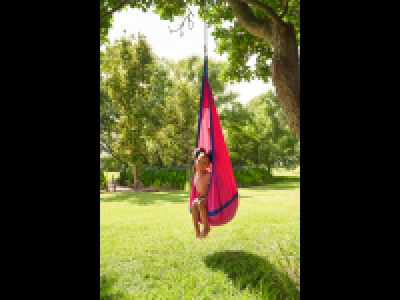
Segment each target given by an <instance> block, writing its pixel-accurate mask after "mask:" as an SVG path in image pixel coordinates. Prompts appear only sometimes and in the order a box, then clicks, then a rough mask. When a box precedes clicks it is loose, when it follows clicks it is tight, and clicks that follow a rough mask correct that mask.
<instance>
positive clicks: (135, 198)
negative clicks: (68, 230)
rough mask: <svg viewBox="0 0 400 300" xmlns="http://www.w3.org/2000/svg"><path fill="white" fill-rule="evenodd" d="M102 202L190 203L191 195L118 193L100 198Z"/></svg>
mask: <svg viewBox="0 0 400 300" xmlns="http://www.w3.org/2000/svg"><path fill="white" fill-rule="evenodd" d="M100 201H102V202H115V201H121V202H123V201H127V202H129V203H132V204H138V205H152V204H156V201H162V202H172V203H184V202H188V201H189V193H185V192H184V191H178V192H140V193H139V192H118V193H110V194H105V195H104V196H103V197H100Z"/></svg>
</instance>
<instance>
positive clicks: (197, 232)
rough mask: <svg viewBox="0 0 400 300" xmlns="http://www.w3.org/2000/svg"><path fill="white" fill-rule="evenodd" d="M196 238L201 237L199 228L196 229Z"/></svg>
mask: <svg viewBox="0 0 400 300" xmlns="http://www.w3.org/2000/svg"><path fill="white" fill-rule="evenodd" d="M196 238H198V239H201V233H200V230H199V231H196Z"/></svg>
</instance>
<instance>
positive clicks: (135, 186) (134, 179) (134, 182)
mask: <svg viewBox="0 0 400 300" xmlns="http://www.w3.org/2000/svg"><path fill="white" fill-rule="evenodd" d="M133 187H134V188H135V189H137V188H138V179H137V173H136V165H133Z"/></svg>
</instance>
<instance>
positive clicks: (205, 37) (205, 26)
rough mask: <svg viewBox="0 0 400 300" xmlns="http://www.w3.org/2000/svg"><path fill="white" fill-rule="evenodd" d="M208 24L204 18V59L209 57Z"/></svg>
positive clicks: (205, 2) (205, 0)
mask: <svg viewBox="0 0 400 300" xmlns="http://www.w3.org/2000/svg"><path fill="white" fill-rule="evenodd" d="M206 4H207V0H204V12H206ZM207 50H208V49H207V24H206V20H205V18H204V57H206V56H207Z"/></svg>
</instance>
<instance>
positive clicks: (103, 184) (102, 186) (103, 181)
mask: <svg viewBox="0 0 400 300" xmlns="http://www.w3.org/2000/svg"><path fill="white" fill-rule="evenodd" d="M106 189H107V178H106V175H105V174H104V171H103V170H100V190H106Z"/></svg>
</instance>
